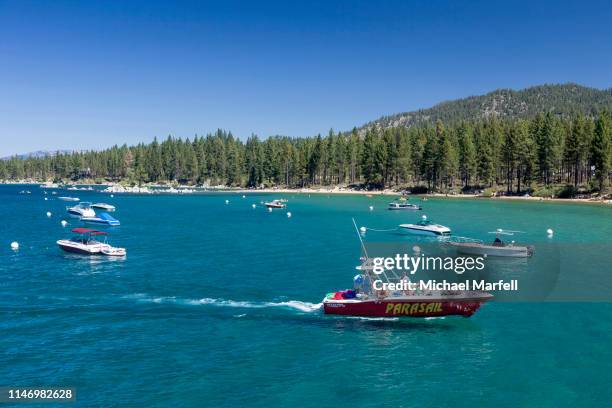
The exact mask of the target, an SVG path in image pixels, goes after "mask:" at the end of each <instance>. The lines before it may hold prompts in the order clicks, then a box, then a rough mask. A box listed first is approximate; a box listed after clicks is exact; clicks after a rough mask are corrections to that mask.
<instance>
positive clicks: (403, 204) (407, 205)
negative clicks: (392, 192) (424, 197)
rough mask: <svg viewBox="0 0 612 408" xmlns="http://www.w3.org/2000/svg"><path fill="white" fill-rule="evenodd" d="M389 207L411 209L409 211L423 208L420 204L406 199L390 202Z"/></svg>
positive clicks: (392, 208)
mask: <svg viewBox="0 0 612 408" xmlns="http://www.w3.org/2000/svg"><path fill="white" fill-rule="evenodd" d="M388 209H389V210H409V211H416V210H422V208H421V206H420V205H416V204H411V203H408V202H405V201H393V202H390V203H389V207H388Z"/></svg>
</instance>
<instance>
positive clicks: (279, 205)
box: [264, 200, 287, 208]
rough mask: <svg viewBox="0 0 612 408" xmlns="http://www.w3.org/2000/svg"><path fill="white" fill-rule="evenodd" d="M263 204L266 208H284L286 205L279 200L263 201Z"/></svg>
mask: <svg viewBox="0 0 612 408" xmlns="http://www.w3.org/2000/svg"><path fill="white" fill-rule="evenodd" d="M264 205H265V206H266V207H268V208H286V207H287V204H285V203H283V202H281V201H280V200H272V201H269V202H267V203H264Z"/></svg>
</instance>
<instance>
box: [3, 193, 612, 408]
mask: <svg viewBox="0 0 612 408" xmlns="http://www.w3.org/2000/svg"><path fill="white" fill-rule="evenodd" d="M24 189H29V190H31V191H32V194H30V195H25V194H24V195H20V194H18V192H19V191H20V190H24ZM71 193H73V194H72V195H76V196H78V197H80V198H81V199H83V200H89V201H104V202H109V203H111V204H114V205H116V206H117V211H116V213H115V216H116V217H117V218H118V219H120V220H121V222H122V226H121V227H119V228H115V229H113V230H111V233H110V242H111V243H112V244H116V245H118V246H124V247H126V248H127V249H128V257H127V258H126V259H123V260H122V259H106V258H97V257H95V258H94V257H92V258H88V257H82V256H74V255H68V254H65V253H63V252H61V251H60V250H59V249H58V248H57V246H56V244H55V241H56V240H57V239H60V238H65V237H69V236H70V234H69V228H70V227H75V226H78V223H76V222H75V221H70V222H71V224H70V225H69V226H68V227H66V228H62V226H61V225H60V221H61V220H62V219H67V218H66V215H65V206H66V205H67V204H68V203H66V202H63V201H59V200H57V199H56V196H52V195H51V192H50V191H49V195H47V196H46V197H48V200H47V201H45V200H44V197H45V195H44V194H43V190H42V189H39V188H38V187H36V186H28V187H24V186H0V219H2V226H1V227H0V256H1V260H2V262H1V263H0V385H6V386H61V385H64V386H72V387H76V388H77V400H78V401H77V403H76V404H74V405H73V406H92V407H94V406H95V407H98V406H130V407H165V406H169V405H173V406H177V407H200V406H215V407H277V406H298V407H317V408H320V407H324V406H326V405H338V404H342V405H346V406H354V407H381V406H392V407H424V406H437V407H464V406H465V407H473V406H482V405H483V401H486V405H490V406H493V405H495V406H500V407H516V406H533V407H564V406H568V407H569V406H571V407H583V406H596V405H597V406H602V405H608V404H609V401H610V400H611V399H612V389H611V388H610V383H611V382H612V347H610V345H611V344H612V304H610V303H495V302H494V303H490V304H487V305H485V306H484V307H482V308H481V310H480V311H479V312H478V313H477V314H476V315H474V316H473V317H472V318H470V319H464V318H446V319H437V320H404V321H377V320H362V319H351V318H338V317H329V316H324V315H322V313H321V311H320V309H318V303H319V302H320V301H321V299H322V297H323V296H324V294H325V293H327V292H329V291H332V290H336V289H343V288H346V287H350V286H351V279H352V276H353V275H354V273H355V270H354V266H355V265H356V264H357V261H358V256H359V246H358V242H357V240H356V238H355V233H354V229H353V226H352V223H351V217H355V218H357V220H358V223H359V225H367V226H369V227H373V228H380V229H384V228H390V227H394V226H395V225H397V224H399V223H400V222H412V221H415V220H416V219H417V215H415V214H410V213H409V214H406V213H397V212H390V211H386V210H385V207H386V203H387V202H388V201H389V199H388V198H385V197H373V198H367V197H358V196H346V197H344V196H343V197H336V196H334V197H328V196H326V195H312V196H311V197H309V196H308V195H292V194H285V195H284V196H285V197H287V198H288V199H289V200H290V202H289V207H290V208H289V211H291V212H292V215H293V216H292V217H291V218H287V216H286V215H285V211H282V210H281V211H274V212H272V213H268V212H267V211H266V210H265V209H264V208H263V207H262V206H261V205H260V202H261V201H262V200H264V199H268V198H270V196H265V195H256V194H247V196H246V198H241V195H239V194H206V195H189V196H169V195H159V196H133V195H115V197H114V198H110V197H109V196H108V195H107V194H101V193H92V192H80V191H79V192H71ZM58 195H68V192H65V191H62V192H60V193H58ZM275 197H276V196H275ZM225 200H230V203H229V204H225ZM252 204H257V208H256V209H253V208H252V207H251V205H252ZM422 204H423V206H424V207H425V211H424V212H425V213H426V214H427V215H428V216H430V217H431V218H432V219H434V220H435V221H437V222H440V223H442V224H445V225H448V226H450V227H452V228H453V231H456V232H458V233H460V235H466V236H472V237H478V238H486V239H490V238H491V237H490V236H487V235H486V231H490V230H492V229H494V228H497V227H502V228H510V229H517V230H523V231H526V233H525V234H524V236H522V237H521V239H522V240H525V241H532V242H534V241H543V240H546V239H547V238H546V234H545V231H546V229H547V228H552V229H554V230H555V236H554V238H553V239H554V240H556V241H557V242H562V243H575V244H579V247H580V248H588V247H589V245H591V244H593V245H597V246H599V247H601V244H604V245H609V244H610V242H611V238H610V234H611V233H612V208H606V207H601V206H590V205H578V204H565V203H563V204H551V203H539V202H506V201H489V200H444V199H430V200H429V201H427V202H423V203H422ZM370 205H373V206H374V211H369V209H368V207H369V206H370ZM47 211H51V212H52V216H51V217H47V216H46V214H45V213H46V212H47ZM379 234H380V235H379V238H380V239H382V240H384V239H386V238H385V237H384V233H379ZM368 239H376V237H372V236H371V235H370V233H368ZM393 239H400V238H393ZM401 239H406V242H407V243H409V238H401ZM11 241H18V242H19V243H20V245H21V247H20V249H19V250H18V251H12V250H11V249H10V242H11ZM608 248H609V246H608ZM581 251H582V250H581ZM604 252H605V251H604ZM576 256H577V257H578V261H577V262H576V265H581V267H584V268H591V270H596V271H599V272H600V273H603V274H611V273H612V267H611V266H610V265H611V259H612V258H611V253H610V252H607V253H602V251H591V252H590V253H582V252H581V253H579V254H577V255H576ZM578 272H580V271H578ZM46 406H49V405H46Z"/></svg>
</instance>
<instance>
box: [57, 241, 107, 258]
mask: <svg viewBox="0 0 612 408" xmlns="http://www.w3.org/2000/svg"><path fill="white" fill-rule="evenodd" d="M57 245H58V246H59V247H60V248H61V249H62V250H64V251H66V252H71V253H73V254H81V255H98V254H100V252H101V249H102V248H101V245H99V244H98V245H80V244H75V243H73V242H70V241H65V240H60V241H57Z"/></svg>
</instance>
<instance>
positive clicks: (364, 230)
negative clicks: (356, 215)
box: [359, 227, 368, 234]
mask: <svg viewBox="0 0 612 408" xmlns="http://www.w3.org/2000/svg"><path fill="white" fill-rule="evenodd" d="M367 230H368V229H367V228H366V227H361V228H359V232H361V233H362V234H365V233H366V231H367Z"/></svg>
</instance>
